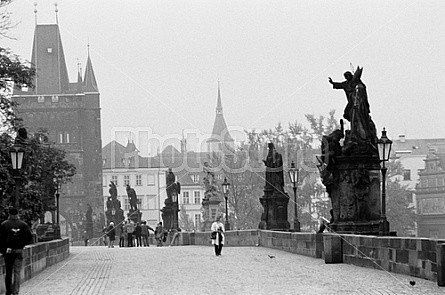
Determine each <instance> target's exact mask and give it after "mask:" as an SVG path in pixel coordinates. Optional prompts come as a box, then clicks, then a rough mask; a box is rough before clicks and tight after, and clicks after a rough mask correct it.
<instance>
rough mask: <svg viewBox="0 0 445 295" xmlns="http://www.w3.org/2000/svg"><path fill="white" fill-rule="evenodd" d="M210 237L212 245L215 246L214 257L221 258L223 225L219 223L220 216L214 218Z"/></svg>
mask: <svg viewBox="0 0 445 295" xmlns="http://www.w3.org/2000/svg"><path fill="white" fill-rule="evenodd" d="M210 230H211V231H212V232H211V235H212V244H213V245H214V246H215V255H216V256H221V251H222V247H223V245H224V242H225V241H224V240H225V237H224V231H225V230H224V224H223V223H222V222H221V216H218V217H216V221H215V222H214V223H212V226H211V227H210Z"/></svg>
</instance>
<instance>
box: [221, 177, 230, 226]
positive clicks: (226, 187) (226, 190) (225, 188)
mask: <svg viewBox="0 0 445 295" xmlns="http://www.w3.org/2000/svg"><path fill="white" fill-rule="evenodd" d="M221 186H222V189H223V193H224V199H225V200H226V223H225V224H224V227H225V230H226V231H227V230H230V223H229V213H228V209H227V199H228V195H229V190H230V183H228V182H227V179H226V178H224V182H223V183H222V184H221Z"/></svg>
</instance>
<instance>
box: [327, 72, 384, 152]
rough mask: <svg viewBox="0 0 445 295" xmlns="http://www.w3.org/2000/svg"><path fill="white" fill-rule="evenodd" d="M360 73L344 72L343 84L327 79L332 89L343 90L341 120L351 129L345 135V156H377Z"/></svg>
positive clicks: (373, 132)
mask: <svg viewBox="0 0 445 295" xmlns="http://www.w3.org/2000/svg"><path fill="white" fill-rule="evenodd" d="M362 72H363V68H360V67H357V70H356V71H355V72H354V74H352V73H351V72H345V73H344V77H345V79H346V80H345V81H343V82H334V81H332V79H331V77H329V83H331V84H332V86H333V88H334V89H343V90H344V92H345V94H346V99H347V104H346V107H345V110H344V112H343V118H345V119H346V120H348V121H349V122H350V125H351V128H350V130H348V131H347V132H346V134H345V142H344V147H343V153H345V154H377V132H376V128H375V125H374V122H373V121H372V119H371V115H370V107H369V102H368V94H367V92H366V86H365V84H364V83H363V82H362V80H361V75H362Z"/></svg>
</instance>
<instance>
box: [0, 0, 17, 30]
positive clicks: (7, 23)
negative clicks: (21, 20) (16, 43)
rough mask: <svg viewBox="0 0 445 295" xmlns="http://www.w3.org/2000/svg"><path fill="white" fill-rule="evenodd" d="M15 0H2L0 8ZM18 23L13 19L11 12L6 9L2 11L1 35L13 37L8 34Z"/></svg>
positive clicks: (0, 18)
mask: <svg viewBox="0 0 445 295" xmlns="http://www.w3.org/2000/svg"><path fill="white" fill-rule="evenodd" d="M12 1H13V0H0V9H2V8H3V7H5V6H6V5H8V4H9V3H11V2H12ZM16 25H17V24H16V23H13V21H12V20H11V13H9V12H8V11H6V10H4V11H1V12H0V36H1V37H6V38H11V37H10V36H9V35H8V32H9V30H11V29H12V28H13V27H15V26H16Z"/></svg>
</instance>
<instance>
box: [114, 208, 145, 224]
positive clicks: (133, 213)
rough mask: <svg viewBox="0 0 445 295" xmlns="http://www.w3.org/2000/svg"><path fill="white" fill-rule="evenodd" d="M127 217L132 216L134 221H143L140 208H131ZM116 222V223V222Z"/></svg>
mask: <svg viewBox="0 0 445 295" xmlns="http://www.w3.org/2000/svg"><path fill="white" fill-rule="evenodd" d="M127 217H128V218H130V219H131V220H132V221H133V222H134V223H138V222H141V218H142V213H141V211H139V209H138V210H131V209H130V212H128V214H127ZM115 224H116V223H115Z"/></svg>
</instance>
